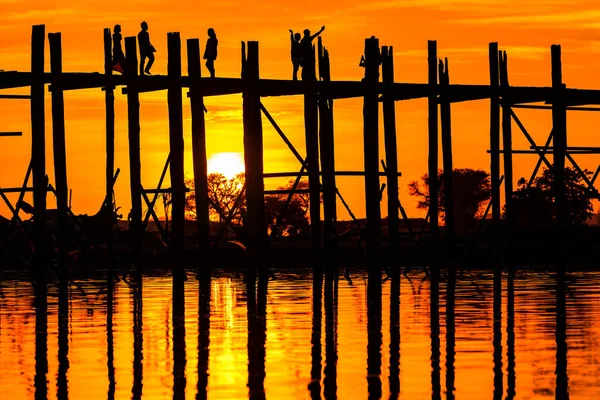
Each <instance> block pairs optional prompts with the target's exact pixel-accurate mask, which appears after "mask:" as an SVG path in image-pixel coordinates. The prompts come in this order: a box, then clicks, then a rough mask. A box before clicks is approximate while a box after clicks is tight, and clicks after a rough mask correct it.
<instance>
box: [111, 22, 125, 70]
mask: <svg viewBox="0 0 600 400" xmlns="http://www.w3.org/2000/svg"><path fill="white" fill-rule="evenodd" d="M112 39H113V59H112V62H113V70H114V71H117V72H120V73H123V66H124V65H125V54H123V48H122V47H121V41H122V40H123V36H121V25H115V30H114V33H113V37H112Z"/></svg>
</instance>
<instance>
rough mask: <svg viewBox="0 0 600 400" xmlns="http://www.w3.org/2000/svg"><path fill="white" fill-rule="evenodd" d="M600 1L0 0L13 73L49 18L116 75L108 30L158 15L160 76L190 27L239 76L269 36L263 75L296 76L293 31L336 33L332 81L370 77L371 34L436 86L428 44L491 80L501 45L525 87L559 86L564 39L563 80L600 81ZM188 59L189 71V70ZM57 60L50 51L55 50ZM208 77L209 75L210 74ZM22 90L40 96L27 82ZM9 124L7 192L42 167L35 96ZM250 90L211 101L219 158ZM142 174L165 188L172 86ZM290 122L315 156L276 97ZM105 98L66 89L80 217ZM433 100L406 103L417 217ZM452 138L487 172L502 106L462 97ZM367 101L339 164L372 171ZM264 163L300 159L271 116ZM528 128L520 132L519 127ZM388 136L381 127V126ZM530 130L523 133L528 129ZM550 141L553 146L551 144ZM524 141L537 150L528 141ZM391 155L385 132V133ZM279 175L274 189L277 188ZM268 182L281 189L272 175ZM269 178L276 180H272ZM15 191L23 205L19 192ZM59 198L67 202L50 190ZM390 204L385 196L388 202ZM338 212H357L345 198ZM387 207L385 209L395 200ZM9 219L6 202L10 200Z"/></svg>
mask: <svg viewBox="0 0 600 400" xmlns="http://www.w3.org/2000/svg"><path fill="white" fill-rule="evenodd" d="M599 18H600V6H598V3H597V2H596V1H588V0H574V1H567V0H532V1H529V2H522V1H519V2H517V1H515V0H497V1H495V2H493V3H491V2H488V1H485V0H419V1H416V0H402V1H393V0H382V1H374V2H359V1H357V0H347V1H337V2H321V1H319V2H317V1H305V2H302V3H300V2H299V3H298V5H295V4H292V3H282V2H279V1H274V0H265V1H261V2H235V1H219V2H213V3H206V2H202V3H199V2H198V1H196V0H185V1H169V2H166V1H157V0H144V1H140V0H131V1H128V2H122V1H114V0H104V1H91V0H87V1H86V0H82V1H77V2H73V1H65V0H56V1H52V2H46V1H40V0H29V1H27V2H24V1H19V0H0V38H1V39H0V69H4V70H20V71H28V70H29V68H30V55H29V51H30V33H31V25H32V24H39V23H45V24H46V31H47V32H62V34H63V37H62V41H63V69H64V70H65V71H81V72H83V71H89V72H92V71H101V70H102V69H103V52H102V51H103V50H102V49H103V44H102V40H103V39H102V37H103V36H102V30H103V28H105V27H112V26H113V25H114V24H116V23H120V24H121V25H122V27H123V35H124V36H132V35H136V34H137V33H138V31H139V23H140V21H141V20H146V21H147V22H148V24H149V26H150V37H151V41H152V43H153V44H154V45H155V47H156V48H157V50H158V52H157V54H156V57H157V60H156V63H155V66H154V67H153V72H154V73H155V74H164V73H166V58H167V57H166V33H167V32H170V31H179V32H181V35H182V39H186V38H190V37H200V38H201V43H202V47H203V45H204V42H205V40H206V29H207V28H209V27H213V28H214V29H215V31H216V32H217V35H218V38H219V58H218V60H217V62H216V68H217V76H225V77H239V75H240V42H241V41H242V40H258V41H259V42H260V69H261V70H260V73H261V76H262V77H265V78H279V79H287V78H289V76H290V75H291V63H290V60H289V33H288V29H290V28H291V29H294V30H295V31H301V30H302V29H304V28H307V27H308V28H310V29H312V30H317V29H318V28H319V27H320V26H321V25H326V26H327V29H326V31H325V32H324V34H323V40H324V44H325V46H326V47H327V48H328V49H329V52H330V57H331V68H332V71H331V75H332V78H333V79H351V80H358V79H360V78H361V77H362V75H363V70H362V69H361V68H359V67H358V61H359V59H360V55H361V54H362V52H363V46H364V38H366V37H369V36H371V35H376V36H377V37H378V38H379V39H380V44H382V45H393V46H394V48H395V68H396V80H397V81H404V82H425V81H426V78H427V67H426V57H427V54H426V51H427V40H428V39H436V40H438V48H439V55H440V57H445V56H447V57H449V61H450V79H451V82H453V83H474V84H475V83H477V84H481V83H487V82H488V81H489V73H488V65H487V63H488V55H487V47H488V43H489V42H490V41H498V42H499V44H500V47H501V48H503V49H506V50H507V51H508V54H509V76H510V82H511V84H513V85H550V59H549V58H550V49H549V48H550V45H551V44H554V43H560V44H562V45H563V77H564V81H565V82H566V83H567V85H568V86H569V87H584V88H600V82H598V81H597V79H594V78H593V77H595V76H598V75H599V73H600V62H598V60H599V59H600V58H599V56H600V23H599V22H598V20H599ZM183 53H184V60H183V65H184V70H185V65H186V60H185V51H184V52H183ZM46 54H47V58H46V61H47V64H48V62H49V53H48V52H47V53H46ZM46 70H47V71H49V65H47V67H46ZM204 73H206V71H204ZM17 92H18V93H27V89H26V88H24V89H21V90H20V91H17ZM0 101H1V102H2V103H1V104H2V108H1V110H0V116H1V119H0V120H1V121H2V122H1V126H0V130H2V131H15V130H16V131H23V133H24V136H23V137H21V138H0V140H1V143H2V147H3V148H9V149H10V151H8V152H5V153H4V154H3V155H2V156H1V158H0V159H1V163H2V164H3V165H4V166H7V167H3V169H2V173H1V174H0V186H2V187H13V186H20V185H21V183H22V179H23V176H24V174H25V171H26V168H27V164H28V162H29V156H30V154H29V152H30V122H29V105H28V103H27V102H22V101H21V102H19V101H15V100H0ZM241 103H242V101H241V96H240V95H233V96H224V97H219V98H210V99H207V100H206V105H207V108H208V110H209V113H208V114H207V115H206V117H207V132H208V142H207V146H208V152H209V157H210V155H212V154H215V153H220V152H242V151H243V148H242V123H241V115H242V114H241ZM141 104H142V105H141V135H142V171H143V173H142V182H143V184H144V186H145V187H154V186H156V183H157V181H158V177H159V175H160V172H161V170H162V166H163V164H164V160H165V159H166V156H167V152H168V121H167V106H166V91H162V92H155V93H146V94H143V95H142V96H141ZM264 104H265V106H266V107H267V108H268V109H269V110H270V112H271V114H272V115H273V117H274V118H275V119H276V121H277V122H278V124H279V125H280V126H281V127H282V129H283V130H284V131H285V132H286V134H288V136H289V137H290V138H291V140H292V141H293V142H294V144H295V145H296V147H297V148H298V149H299V150H300V152H301V153H304V130H303V121H302V98H301V97H300V96H296V97H289V98H271V99H264ZM46 105H47V107H48V111H47V115H48V119H47V125H46V128H47V129H46V131H47V139H48V142H47V154H48V159H47V168H48V173H49V175H50V179H51V181H53V175H52V169H53V168H52V166H53V164H52V158H51V154H52V151H51V146H52V142H51V137H52V136H51V118H50V95H49V93H47V95H46ZM103 105H104V95H103V93H102V92H101V91H100V90H99V89H94V90H83V91H76V92H66V93H65V117H66V133H67V165H68V168H69V172H68V182H69V187H70V188H72V189H73V208H74V212H75V213H90V212H94V211H95V210H97V209H98V208H99V207H100V204H101V202H102V199H103V190H104V167H105V165H104V160H105V155H104V107H103ZM426 110H427V109H426V100H415V101H409V102H403V103H398V104H397V129H398V153H399V168H400V171H401V172H402V174H403V177H402V178H401V180H400V189H401V196H402V197H401V199H402V201H403V203H404V205H405V207H406V208H407V211H408V212H409V214H410V215H412V216H417V215H423V212H421V211H417V210H416V208H415V206H416V202H415V201H414V200H413V199H411V198H410V197H409V196H408V191H407V185H408V183H409V181H411V180H414V179H417V178H418V177H420V176H421V175H422V174H423V173H424V172H425V171H426V169H427V111H426ZM452 111H453V115H452V117H453V136H454V137H453V146H454V161H455V167H459V168H461V167H462V168H464V167H472V168H483V169H486V170H488V171H489V158H488V156H487V154H486V153H485V151H486V150H487V149H488V148H489V139H488V137H489V125H488V117H489V102H488V101H479V102H472V103H461V104H457V105H454V106H453V108H452ZM517 114H518V115H519V116H520V117H521V120H522V121H523V122H524V123H525V125H526V126H527V127H528V129H529V130H530V133H531V134H532V136H533V137H534V138H535V139H536V141H538V144H541V143H543V142H544V141H545V139H546V136H547V134H548V132H549V129H550V125H551V116H550V113H549V112H547V111H527V112H525V111H523V110H517ZM361 117H362V100H361V99H354V100H339V101H336V103H335V121H334V124H335V135H336V139H335V140H336V164H337V168H338V169H340V170H349V169H352V170H359V169H362V162H363V155H362V154H363V153H362V120H361ZM184 119H185V120H184V128H185V140H186V166H185V168H186V173H187V176H189V177H191V176H192V164H191V148H190V146H189V145H190V120H189V103H188V101H187V98H185V99H184ZM595 124H597V117H596V116H595V115H594V113H587V114H583V115H582V113H570V114H569V115H568V129H569V132H568V135H569V144H570V145H573V146H581V145H587V146H594V145H596V143H595V141H594V137H593V133H594V132H593V130H592V129H590V127H592V126H595ZM263 125H264V137H265V140H264V143H265V171H268V172H274V171H291V170H295V169H296V168H297V167H298V165H297V161H296V160H295V158H294V157H293V155H292V154H291V153H290V152H289V151H288V150H287V147H286V146H285V144H284V143H283V142H282V141H281V140H280V139H279V137H278V136H277V134H276V133H275V131H274V130H273V129H272V128H271V127H270V126H269V124H268V121H266V120H264V122H263ZM513 130H514V132H515V135H516V134H518V130H517V128H516V126H515V127H514V128H513ZM381 135H382V132H381ZM519 135H520V134H519ZM540 142H541V143H540ZM514 147H515V148H527V147H528V144H527V143H526V142H525V140H524V139H523V138H522V135H521V136H518V137H515V139H514ZM380 148H381V154H380V156H381V158H383V157H384V153H383V139H382V140H381V147H380ZM127 149H128V144H127V112H126V101H125V97H124V96H123V95H121V94H120V91H119V92H118V95H117V100H116V167H118V168H121V175H120V177H119V180H118V182H117V186H116V190H117V192H116V194H117V204H118V205H119V206H121V207H123V210H128V209H129V193H128V192H129V181H128V175H129V171H128V160H127ZM576 159H577V160H578V161H579V162H580V165H582V167H587V168H589V169H592V170H593V169H595V167H596V166H597V163H598V160H597V159H596V158H594V156H587V158H585V157H582V156H579V158H576ZM535 161H536V160H535V158H534V157H533V156H516V159H515V179H518V178H519V177H520V176H523V175H525V174H528V173H529V171H530V169H531V167H532V166H533V165H534V164H535ZM278 183H281V182H275V183H272V184H271V185H275V186H276V185H277V184H278ZM267 184H268V183H267ZM268 185H269V184H268ZM362 185H363V183H362V180H361V178H339V179H338V186H339V187H340V190H341V192H342V194H343V195H344V197H346V199H347V200H348V202H349V204H350V206H351V207H352V209H353V212H354V213H355V214H356V215H357V216H359V217H361V216H364V198H363V197H364V195H363V191H362ZM15 198H16V196H12V197H11V199H13V200H14V199H15ZM49 200H50V203H49V204H53V203H54V199H53V198H51V197H49ZM384 201H385V198H384ZM338 209H339V210H340V211H339V218H340V219H345V218H347V214H346V212H345V211H343V209H342V207H341V205H339V207H338ZM382 209H383V211H384V213H383V215H385V206H383V207H382ZM0 213H3V214H5V213H6V208H5V207H4V205H1V206H0Z"/></svg>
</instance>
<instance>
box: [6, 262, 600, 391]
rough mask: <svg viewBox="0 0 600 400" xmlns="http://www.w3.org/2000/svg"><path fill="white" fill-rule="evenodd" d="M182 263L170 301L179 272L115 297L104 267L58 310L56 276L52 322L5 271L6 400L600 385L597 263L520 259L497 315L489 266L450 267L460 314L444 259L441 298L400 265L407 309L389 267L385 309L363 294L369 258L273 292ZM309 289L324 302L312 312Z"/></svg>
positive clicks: (120, 285) (281, 278)
mask: <svg viewBox="0 0 600 400" xmlns="http://www.w3.org/2000/svg"><path fill="white" fill-rule="evenodd" d="M188 275H189V279H188V280H187V281H186V282H185V283H184V291H183V292H184V293H183V295H182V296H179V297H178V296H176V297H175V302H173V297H172V291H173V283H172V279H171V277H170V276H149V275H144V276H143V277H142V279H141V285H140V284H139V283H137V282H136V281H135V280H131V281H130V282H124V281H119V282H116V283H115V284H114V286H113V288H112V295H111V291H110V288H107V284H106V281H105V280H99V279H91V278H88V279H85V280H74V281H73V282H72V283H71V285H70V286H69V288H68V310H67V309H66V308H62V309H61V310H67V311H66V312H64V313H62V314H60V315H59V304H58V303H59V288H58V285H57V283H56V282H54V281H50V282H49V284H48V296H47V309H48V316H47V331H44V325H45V321H44V313H43V312H40V313H38V314H37V315H36V307H37V308H38V309H40V310H43V307H44V305H43V299H44V296H43V294H41V293H38V296H37V298H36V293H35V290H34V289H33V287H32V285H31V283H30V282H28V281H27V280H24V279H17V278H11V277H10V276H4V279H3V280H2V281H1V283H0V288H1V292H0V307H1V308H0V311H1V313H0V398H2V399H14V400H19V399H31V398H40V399H42V398H48V399H56V398H70V399H127V398H143V399H165V398H187V399H196V398H198V399H200V398H207V397H208V398H210V399H238V398H240V399H243V398H265V397H266V398H268V399H310V398H339V399H366V398H380V397H381V398H386V399H387V398H398V397H401V398H407V399H429V398H440V399H441V398H447V399H450V398H457V399H511V398H515V399H534V398H535V399H537V398H567V396H568V397H569V398H571V399H593V398H597V397H598V394H600V356H599V354H600V353H599V352H598V351H597V348H598V346H597V345H598V341H599V340H600V321H599V319H600V313H599V312H600V306H599V304H600V302H599V301H598V300H599V299H600V273H598V272H568V273H567V274H566V277H564V278H560V277H559V278H558V280H557V276H556V273H554V272H552V271H539V270H538V271H531V270H517V272H516V275H515V276H514V280H513V279H512V278H509V277H508V276H507V274H506V273H504V274H503V276H502V297H501V298H499V297H498V298H497V299H498V300H501V307H497V309H496V317H497V318H496V320H495V319H494V315H495V313H494V280H493V278H494V277H493V274H492V273H491V272H489V271H488V272H486V271H471V272H464V274H463V275H462V276H459V277H458V278H457V281H456V286H455V294H456V296H455V301H454V313H452V302H450V303H449V308H448V309H447V307H446V292H447V284H446V281H447V279H446V274H445V273H444V272H442V279H441V281H440V283H439V297H438V296H436V295H435V294H436V291H437V289H436V286H437V285H433V287H432V285H431V283H430V280H429V279H424V278H425V275H424V274H423V273H422V272H418V271H416V272H413V273H411V274H409V277H410V279H407V278H406V277H402V278H401V282H400V292H401V295H400V306H399V308H398V303H397V302H395V301H393V300H394V299H397V298H398V297H396V296H390V290H391V288H392V286H391V285H392V282H391V280H387V281H385V282H384V283H383V286H382V288H381V291H382V295H381V297H380V299H381V310H379V307H378V301H377V299H376V298H374V297H372V298H370V299H369V293H377V287H376V286H375V287H374V288H373V287H372V288H371V289H370V290H369V288H368V285H367V275H366V274H363V273H360V272H356V273H354V274H352V275H351V278H352V279H351V282H350V281H347V280H344V279H343V278H342V279H340V280H339V282H338V284H337V286H336V287H334V286H333V285H328V284H326V282H325V281H323V283H322V285H321V287H320V286H319V284H318V283H317V285H315V286H313V281H312V277H311V274H310V272H309V271H308V270H307V271H302V272H299V273H290V272H286V271H276V272H275V277H276V279H272V280H270V281H269V282H268V290H267V292H266V294H265V293H264V282H260V283H258V285H257V286H256V291H254V289H253V287H252V286H251V287H250V289H251V290H250V292H248V290H247V289H248V288H247V286H246V284H245V281H244V276H243V275H241V274H233V273H219V274H214V275H213V276H212V278H211V280H210V282H209V283H205V284H202V285H200V284H199V282H198V281H197V280H196V279H195V278H194V277H193V275H192V274H191V273H189V274H188ZM509 283H511V285H509ZM512 284H514V293H513V290H512V289H511V288H509V286H512ZM314 288H316V291H315V292H313V289H314ZM320 288H321V289H322V291H321V290H319V289H320ZM432 289H433V290H432ZM450 291H452V288H451V287H450ZM432 293H433V297H432V296H431V294H432ZM372 296H374V295H372ZM436 297H438V298H439V308H438V307H436ZM369 300H371V302H369ZM313 301H315V302H316V304H320V303H321V302H322V303H323V306H322V307H317V308H316V312H315V313H313ZM111 303H112V306H111ZM173 304H175V307H173ZM249 304H250V306H248V305H249ZM432 305H433V307H432ZM497 305H498V306H500V303H497ZM557 305H558V307H557ZM436 309H439V314H438V318H436ZM109 310H112V312H110V311H109ZM398 310H399V311H398ZM432 310H433V314H432V312H431V311H432ZM390 311H391V312H390ZM447 311H449V312H448V313H447ZM499 311H500V312H501V314H500V313H499ZM263 313H265V314H266V316H263ZM379 315H380V316H381V319H379ZM513 315H514V319H513V318H512V317H513ZM432 316H433V318H432ZM498 317H499V318H498ZM453 318H454V323H452V319H453ZM452 325H454V330H452ZM36 326H37V328H38V329H37V336H36ZM447 327H448V328H449V329H447ZM452 332H454V335H453V334H452ZM453 337H454V340H453ZM391 338H392V339H391Z"/></svg>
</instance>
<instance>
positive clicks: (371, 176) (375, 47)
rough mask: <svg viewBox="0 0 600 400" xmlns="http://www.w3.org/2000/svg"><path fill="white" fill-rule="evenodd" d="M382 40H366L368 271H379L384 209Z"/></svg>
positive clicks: (365, 158)
mask: <svg viewBox="0 0 600 400" xmlns="http://www.w3.org/2000/svg"><path fill="white" fill-rule="evenodd" d="M380 63H381V60H380V53H379V39H376V38H375V37H371V38H369V39H365V78H364V87H365V94H364V100H363V123H364V125H363V132H364V164H365V197H366V209H367V210H366V211H367V226H366V247H367V258H368V264H369V268H376V269H379V268H380V264H379V263H378V262H377V261H378V260H377V257H378V256H379V248H380V242H381V210H380V193H379V115H378V114H379V100H378V94H377V84H378V82H379V65H380Z"/></svg>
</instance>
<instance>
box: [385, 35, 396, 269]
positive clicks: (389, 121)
mask: <svg viewBox="0 0 600 400" xmlns="http://www.w3.org/2000/svg"><path fill="white" fill-rule="evenodd" d="M381 56H382V65H381V72H382V80H383V83H385V84H387V85H386V87H387V88H388V92H386V93H384V94H383V98H384V100H383V135H384V143H385V161H386V168H387V171H386V172H387V174H386V175H387V176H386V178H387V179H386V181H387V213H388V232H389V233H388V234H389V243H390V244H389V247H390V250H391V251H392V257H393V261H394V264H396V263H397V262H398V261H399V258H400V257H399V256H400V252H399V250H400V216H399V214H398V210H399V208H400V201H399V198H398V196H399V189H398V143H397V140H396V105H395V102H394V98H393V95H392V93H391V90H393V89H392V88H393V86H392V84H393V83H394V49H393V47H391V46H390V47H387V46H383V47H382V48H381ZM394 267H395V268H394V269H398V268H399V267H398V266H397V265H394Z"/></svg>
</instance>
